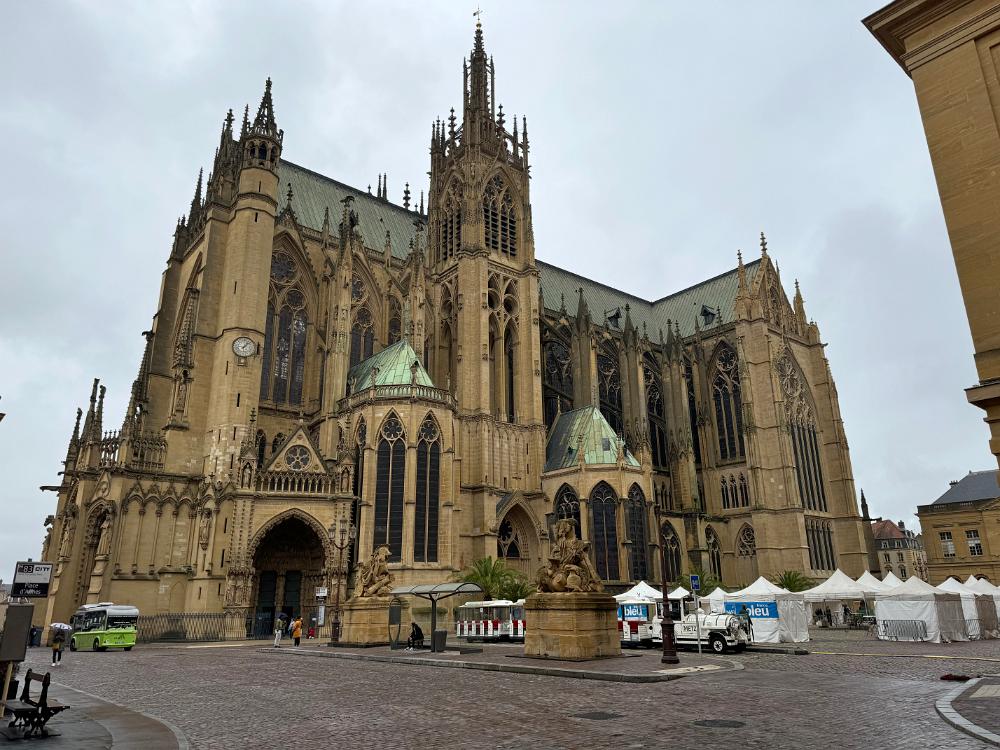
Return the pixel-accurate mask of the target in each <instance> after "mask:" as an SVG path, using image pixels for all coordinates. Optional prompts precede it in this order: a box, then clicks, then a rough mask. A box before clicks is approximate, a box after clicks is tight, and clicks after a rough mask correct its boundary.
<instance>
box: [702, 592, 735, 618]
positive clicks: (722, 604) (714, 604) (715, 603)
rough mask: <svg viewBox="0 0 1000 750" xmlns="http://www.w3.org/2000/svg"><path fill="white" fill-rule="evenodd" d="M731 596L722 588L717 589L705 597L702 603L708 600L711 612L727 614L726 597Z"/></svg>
mask: <svg viewBox="0 0 1000 750" xmlns="http://www.w3.org/2000/svg"><path fill="white" fill-rule="evenodd" d="M727 596H729V594H727V593H726V592H725V591H723V590H722V587H721V586H720V587H717V588H716V589H715V591H713V592H712V593H710V594H709V595H708V596H706V597H704V598H703V599H702V601H704V600H705V599H708V604H709V610H710V611H712V612H725V610H726V597H727Z"/></svg>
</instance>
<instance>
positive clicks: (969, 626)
mask: <svg viewBox="0 0 1000 750" xmlns="http://www.w3.org/2000/svg"><path fill="white" fill-rule="evenodd" d="M965 632H966V633H968V634H969V638H971V639H972V640H974V641H976V640H979V639H980V638H982V637H983V627H982V625H980V623H979V620H966V621H965Z"/></svg>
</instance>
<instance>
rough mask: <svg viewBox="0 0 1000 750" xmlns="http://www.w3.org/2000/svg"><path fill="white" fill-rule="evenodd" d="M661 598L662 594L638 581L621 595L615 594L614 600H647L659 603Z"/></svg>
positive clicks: (658, 590)
mask: <svg viewBox="0 0 1000 750" xmlns="http://www.w3.org/2000/svg"><path fill="white" fill-rule="evenodd" d="M662 598H663V592H662V591H661V590H660V589H658V588H655V587H653V586H650V585H649V584H648V583H646V582H645V581H639V583H637V584H636V585H635V586H633V587H632V588H630V589H629V590H628V591H626V592H625V593H623V594H616V595H615V599H617V600H618V601H620V602H621V601H625V600H626V599H649V600H651V601H659V600H661V599H662Z"/></svg>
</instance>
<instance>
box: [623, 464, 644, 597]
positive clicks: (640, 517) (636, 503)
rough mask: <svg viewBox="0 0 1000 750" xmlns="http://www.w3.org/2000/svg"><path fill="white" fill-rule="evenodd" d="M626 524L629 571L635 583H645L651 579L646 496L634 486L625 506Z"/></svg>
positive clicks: (637, 486)
mask: <svg viewBox="0 0 1000 750" xmlns="http://www.w3.org/2000/svg"><path fill="white" fill-rule="evenodd" d="M625 508H626V514H625V522H626V529H627V531H628V538H629V541H630V542H631V543H632V545H631V546H630V547H629V551H628V555H629V566H630V567H631V570H630V571H629V572H630V573H631V575H632V580H633V581H644V580H646V579H647V578H648V577H649V536H648V534H647V526H646V522H647V518H648V515H647V513H646V495H645V494H643V491H642V490H641V489H640V488H639V485H637V484H633V485H632V487H631V488H629V491H628V502H627V504H626V506H625Z"/></svg>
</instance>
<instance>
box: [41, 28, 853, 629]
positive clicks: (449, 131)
mask: <svg viewBox="0 0 1000 750" xmlns="http://www.w3.org/2000/svg"><path fill="white" fill-rule="evenodd" d="M494 74H495V71H494V67H493V63H492V60H491V58H490V57H489V56H488V55H487V53H486V50H485V47H484V42H483V34H482V29H481V27H479V26H478V25H477V28H476V32H475V39H474V44H473V48H472V53H471V57H470V58H469V60H468V61H467V63H465V64H463V71H462V84H463V85H462V106H461V110H460V111H459V112H456V110H454V109H453V110H452V111H451V116H450V117H448V118H447V119H445V120H443V121H442V120H438V121H436V122H434V123H433V124H432V127H431V132H430V184H429V190H428V192H427V196H426V206H425V202H424V196H423V193H421V194H420V198H419V201H418V200H417V199H416V198H415V197H411V195H410V192H409V190H408V189H407V191H406V192H405V193H404V197H403V201H402V205H397V204H395V203H393V202H391V201H390V200H389V197H388V190H387V187H386V182H385V181H384V180H383V179H382V178H380V179H379V184H378V187H377V190H376V192H375V193H374V194H373V193H372V191H371V188H370V187H369V188H368V189H367V190H359V189H355V188H352V187H350V186H348V185H345V184H343V183H341V182H338V181H337V180H335V179H333V178H330V177H326V176H323V175H321V174H318V173H316V172H313V171H311V170H309V169H307V168H305V167H301V166H298V165H296V164H292V163H290V162H288V161H285V160H283V159H282V148H283V145H284V132H283V131H282V130H281V129H279V127H278V124H277V120H276V116H275V112H274V105H273V101H272V91H271V82H270V80H268V82H267V86H266V88H265V90H264V95H263V99H262V100H261V102H260V106H259V107H258V108H257V111H256V114H255V115H254V116H253V117H252V118H251V116H250V115H251V112H250V111H249V109H248V110H247V111H246V112H245V114H244V116H243V121H242V124H241V125H240V126H237V124H236V122H235V121H234V118H233V114H232V112H231V111H230V113H229V114H228V116H227V117H226V118H225V120H224V123H223V126H222V134H221V138H220V141H219V147H218V149H217V150H216V153H215V159H214V162H213V166H212V171H211V173H210V175H209V176H208V179H207V180H205V181H204V184H203V182H202V179H201V178H200V177H199V179H198V184H197V189H196V191H195V195H194V199H193V200H192V201H191V206H190V210H189V211H188V212H187V215H186V216H184V217H183V218H182V219H181V220H180V221H179V222H178V224H177V227H176V231H175V233H174V241H173V245H172V247H171V248H170V254H169V257H168V258H167V262H166V269H165V270H164V271H163V279H162V286H161V292H160V298H159V301H158V303H157V307H156V311H155V315H154V316H153V321H152V325H151V326H150V330H148V331H146V332H145V333H144V334H143V335H144V337H145V350H144V352H143V355H142V360H141V362H140V364H139V367H138V376H137V377H136V379H135V382H134V384H133V386H132V392H131V398H130V401H129V405H128V409H127V411H126V413H125V415H124V418H123V419H122V421H121V422H120V423H118V422H117V421H116V422H115V423H114V424H113V425H109V424H108V421H110V420H108V419H107V417H106V415H105V414H104V395H105V393H104V387H103V386H100V385H99V383H98V381H96V380H95V381H94V384H93V390H92V391H91V393H90V404H89V408H88V409H87V411H86V413H85V414H84V412H83V411H82V410H81V411H79V412H78V414H77V419H76V426H75V428H74V430H73V434H72V437H71V439H70V441H69V447H68V450H67V452H66V459H65V471H64V472H63V474H62V482H61V485H60V486H59V487H58V488H52V489H57V490H58V506H57V509H56V512H55V514H54V515H53V516H50V517H49V519H48V520H47V524H50V528H49V529H48V535H47V536H46V539H45V543H44V550H43V554H42V559H44V560H52V561H54V562H56V563H57V568H56V573H55V577H54V579H53V586H52V593H51V596H50V598H49V600H48V612H47V615H46V620H45V621H46V622H51V621H52V620H63V621H65V620H66V619H67V618H68V617H69V615H70V614H71V613H72V611H73V610H74V608H76V607H77V606H78V605H80V604H82V603H87V602H98V601H114V602H119V603H130V604H135V605H136V606H138V607H139V608H140V609H141V610H142V611H143V612H144V613H149V614H153V613H157V612H160V613H164V612H222V611H236V610H246V611H255V612H258V613H266V614H267V615H268V616H272V615H273V614H274V613H275V612H276V611H280V610H284V611H286V612H291V611H294V612H296V613H298V612H301V611H302V608H303V607H306V606H309V605H312V604H314V603H315V601H316V600H315V589H316V588H317V587H324V586H325V587H328V588H329V591H330V597H331V598H332V597H333V592H334V587H336V586H344V587H345V588H344V589H342V590H344V591H345V593H346V592H347V591H349V590H350V589H349V588H347V587H349V585H350V581H351V578H352V575H353V572H354V568H355V565H356V562H357V561H358V560H359V559H362V560H363V559H366V558H367V557H368V556H369V555H370V554H371V552H372V550H373V549H374V548H375V547H377V546H378V545H383V544H384V545H387V546H388V548H389V567H390V569H391V570H392V571H393V573H394V576H395V579H396V582H397V583H398V584H409V583H430V582H440V581H446V580H450V579H451V578H452V577H453V576H454V574H455V573H456V572H457V571H459V570H461V569H462V568H464V567H467V566H469V565H470V564H471V563H472V562H473V561H474V560H476V559H478V558H482V557H486V556H488V555H489V556H494V557H500V558H503V559H505V560H506V562H507V563H508V564H509V565H510V566H512V567H515V568H518V569H520V570H522V571H524V572H525V573H527V574H528V575H533V574H534V571H535V570H537V569H538V567H539V566H540V565H541V564H542V562H543V561H544V560H545V556H546V553H547V550H548V546H549V539H550V533H551V529H552V527H553V526H554V524H555V523H556V521H558V520H559V519H563V518H568V519H571V520H572V521H573V522H574V524H576V525H577V528H578V532H579V534H580V536H581V537H582V538H583V539H585V540H587V541H588V542H589V544H590V549H591V552H592V554H593V562H594V566H595V568H596V570H597V571H598V572H599V574H600V575H601V576H602V578H604V579H605V581H606V582H607V586H608V588H609V589H610V590H612V591H615V590H619V589H620V588H623V587H625V586H626V585H629V584H630V583H631V582H632V581H637V580H640V579H645V580H647V581H653V582H656V581H659V580H660V578H661V574H660V570H661V547H664V548H665V549H664V550H663V551H664V555H663V559H665V561H666V563H665V564H666V567H667V575H668V576H669V577H670V578H671V579H674V578H676V577H678V576H680V575H681V574H682V573H686V572H690V571H694V570H700V571H704V572H707V573H711V574H713V575H714V576H716V577H718V578H720V579H721V580H722V581H723V582H724V583H725V584H726V585H730V586H736V585H738V584H746V583H749V582H750V581H752V580H753V579H755V578H756V577H757V576H758V575H766V576H771V575H773V574H775V573H777V572H780V571H783V570H799V571H803V572H805V573H806V575H809V576H813V577H816V578H819V577H821V576H823V577H825V576H827V575H828V574H829V573H830V572H831V571H833V570H834V569H835V568H837V567H840V568H842V569H843V570H844V571H845V572H847V573H848V574H850V575H858V574H860V573H861V572H862V571H863V570H864V569H865V568H866V563H867V550H866V543H865V535H864V524H863V522H862V519H861V518H860V517H859V515H858V511H857V504H856V500H855V490H854V482H853V478H852V472H851V461H850V456H849V453H848V447H847V439H846V437H845V435H844V428H843V423H842V420H841V415H840V407H839V404H838V400H837V390H836V387H835V385H834V382H833V377H832V375H831V373H830V367H829V364H828V362H827V360H826V357H825V356H824V352H823V343H822V340H821V338H820V332H819V328H818V327H817V325H816V323H815V322H812V321H810V320H809V319H808V318H807V316H806V311H805V305H804V302H803V297H802V294H801V293H800V291H799V289H798V285H797V284H796V286H795V293H794V295H793V296H792V298H791V300H789V297H788V295H787V294H786V291H785V287H784V286H783V284H782V282H781V277H780V275H779V273H778V269H777V265H776V264H775V263H774V262H773V260H772V258H771V255H770V254H769V252H768V248H767V243H766V240H765V238H764V237H763V235H762V236H761V238H760V257H759V258H757V259H754V260H748V261H747V262H744V260H743V259H742V258H741V257H739V256H737V265H736V267H735V268H733V269H732V270H731V271H729V272H727V273H724V274H722V275H721V276H716V277H714V278H711V279H708V280H706V281H704V282H702V283H700V284H697V285H695V286H692V287H690V288H688V289H684V290H681V291H674V292H672V293H670V294H669V295H667V296H665V297H662V298H660V299H658V300H655V301H649V300H645V299H641V298H639V297H635V296H633V295H631V294H628V293H627V292H623V291H619V290H617V289H612V288H610V287H608V286H605V285H603V284H601V283H599V282H596V281H591V280H589V279H586V278H583V277H581V276H578V275H577V274H575V273H573V272H572V271H568V270H564V269H562V268H558V267H556V266H552V265H549V264H547V263H545V262H543V261H541V260H538V259H536V257H535V244H534V237H533V230H532V207H531V201H530V180H529V162H530V158H529V154H530V147H529V140H528V127H527V123H526V122H525V121H524V120H523V119H522V120H521V122H517V121H516V120H514V121H511V120H508V119H507V118H506V117H505V115H504V113H503V108H502V107H497V106H496V96H495V83H494V82H495V75H494ZM638 272H639V271H638V270H637V273H638ZM665 291H667V290H665ZM81 422H82V424H81ZM111 428H114V429H111ZM338 524H339V525H338ZM348 524H354V526H355V528H356V529H357V535H356V539H354V540H353V541H349V542H348V544H347V546H346V549H345V550H344V551H341V550H340V548H341V547H343V546H344V545H343V540H344V537H343V535H341V534H340V531H339V529H341V528H347V526H348ZM347 538H348V539H349V540H350V539H351V537H350V535H348V537H347Z"/></svg>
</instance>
